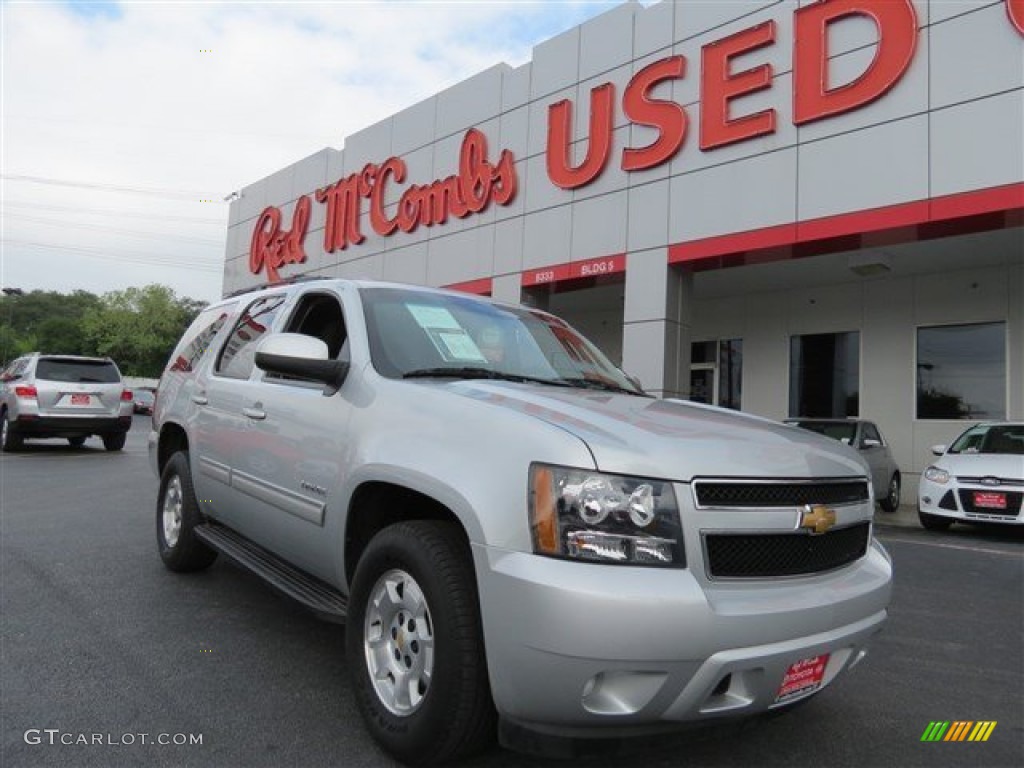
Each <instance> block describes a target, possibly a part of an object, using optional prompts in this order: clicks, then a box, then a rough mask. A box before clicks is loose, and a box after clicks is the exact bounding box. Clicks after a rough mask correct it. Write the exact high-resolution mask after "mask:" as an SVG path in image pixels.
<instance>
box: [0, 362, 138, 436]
mask: <svg viewBox="0 0 1024 768" xmlns="http://www.w3.org/2000/svg"><path fill="white" fill-rule="evenodd" d="M131 426H132V393H131V390H130V389H127V388H126V387H125V386H124V384H123V383H122V381H121V372H120V371H119V370H118V369H117V366H116V365H115V364H114V361H113V360H111V359H110V358H107V357H80V356H77V355H42V354H39V353H38V352H36V353H33V354H30V355H26V356H24V357H19V358H17V359H16V360H14V361H13V362H12V363H11V364H10V365H8V366H7V368H5V369H4V371H3V373H0V446H2V447H3V450H4V451H16V450H19V449H21V447H22V446H23V444H24V441H25V439H26V438H34V437H63V438H67V441H68V442H69V443H70V444H71V445H72V446H73V447H75V448H78V447H81V446H82V445H83V444H84V443H85V440H86V438H87V437H89V436H90V435H99V436H100V437H101V438H102V439H103V446H104V447H105V448H106V449H107V450H108V451H119V450H121V449H122V448H124V443H125V437H126V436H127V434H128V430H129V429H131Z"/></svg>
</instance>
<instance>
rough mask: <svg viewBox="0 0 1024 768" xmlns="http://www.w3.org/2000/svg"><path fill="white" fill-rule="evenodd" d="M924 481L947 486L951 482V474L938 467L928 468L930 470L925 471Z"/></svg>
mask: <svg viewBox="0 0 1024 768" xmlns="http://www.w3.org/2000/svg"><path fill="white" fill-rule="evenodd" d="M924 479H925V480H931V481H932V482H933V483H938V484H939V485H945V484H946V483H948V482H949V472H947V471H946V470H944V469H939V468H938V467H928V469H926V470H925V471H924Z"/></svg>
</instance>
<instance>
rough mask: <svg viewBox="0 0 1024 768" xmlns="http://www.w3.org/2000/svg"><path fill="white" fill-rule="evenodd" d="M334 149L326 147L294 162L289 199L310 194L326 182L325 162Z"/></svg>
mask: <svg viewBox="0 0 1024 768" xmlns="http://www.w3.org/2000/svg"><path fill="white" fill-rule="evenodd" d="M332 154H336V152H335V150H333V149H331V148H330V147H327V148H326V149H322V150H320V151H319V152H317V153H315V154H312V155H310V156H309V157H307V158H305V159H303V160H300V161H299V162H297V163H296V164H295V167H294V175H293V176H292V190H291V199H292V200H295V199H297V198H298V197H299V196H301V195H312V194H313V192H315V191H316V190H317V189H319V188H320V187H323V186H324V185H325V184H327V163H328V160H329V159H330V156H331V155H332Z"/></svg>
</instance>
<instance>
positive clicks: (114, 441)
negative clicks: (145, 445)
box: [103, 432, 128, 451]
mask: <svg viewBox="0 0 1024 768" xmlns="http://www.w3.org/2000/svg"><path fill="white" fill-rule="evenodd" d="M127 439H128V433H127V432H114V433H113V434H109V435H104V436H103V447H104V448H106V449H107V450H108V451H120V450H121V449H122V448H124V443H125V440H127Z"/></svg>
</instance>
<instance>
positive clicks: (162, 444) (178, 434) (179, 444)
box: [156, 421, 188, 475]
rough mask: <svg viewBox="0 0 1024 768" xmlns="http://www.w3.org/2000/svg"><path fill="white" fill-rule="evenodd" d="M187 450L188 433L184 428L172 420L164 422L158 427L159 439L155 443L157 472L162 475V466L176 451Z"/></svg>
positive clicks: (164, 465)
mask: <svg viewBox="0 0 1024 768" xmlns="http://www.w3.org/2000/svg"><path fill="white" fill-rule="evenodd" d="M187 450H188V434H187V433H186V432H185V429H184V428H183V427H182V426H181V425H180V424H176V423H174V422H173V421H172V422H168V423H167V424H164V426H163V427H162V428H161V429H160V441H159V443H158V444H157V452H156V462H157V474H158V475H162V474H163V471H164V467H166V466H167V462H168V461H170V459H171V456H173V455H174V454H175V453H177V452H178V451H187Z"/></svg>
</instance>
